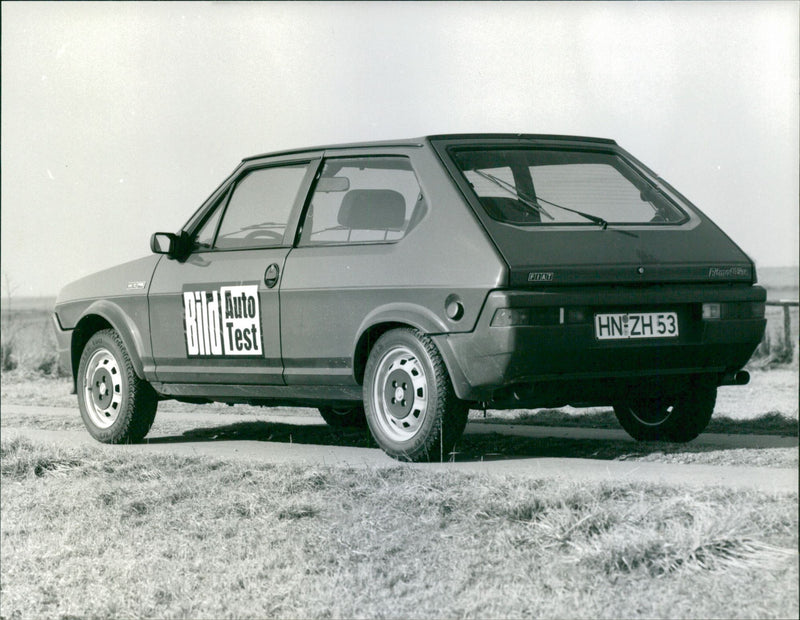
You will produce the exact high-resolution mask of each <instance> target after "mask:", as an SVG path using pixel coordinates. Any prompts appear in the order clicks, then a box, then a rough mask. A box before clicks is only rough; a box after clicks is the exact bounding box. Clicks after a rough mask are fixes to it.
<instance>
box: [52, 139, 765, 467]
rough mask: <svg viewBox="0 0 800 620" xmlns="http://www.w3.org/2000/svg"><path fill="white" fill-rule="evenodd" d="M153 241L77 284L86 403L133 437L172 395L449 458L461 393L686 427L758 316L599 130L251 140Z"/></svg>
mask: <svg viewBox="0 0 800 620" xmlns="http://www.w3.org/2000/svg"><path fill="white" fill-rule="evenodd" d="M150 241H151V250H152V253H151V254H150V255H148V256H145V257H144V258H141V259H138V260H134V261H132V262H128V263H125V264H123V265H119V266H117V267H113V268H111V269H107V270H105V271H102V272H100V273H97V274H94V275H91V276H88V277H85V278H83V279H80V280H78V281H76V282H74V283H72V284H69V285H67V286H66V287H65V288H64V289H63V290H62V291H61V292H60V294H59V296H58V299H57V302H56V305H55V313H54V325H55V330H56V334H57V339H58V343H59V355H60V360H61V363H62V365H63V366H64V367H65V368H69V369H71V372H72V377H73V381H74V387H75V392H76V393H77V400H78V405H79V408H80V412H81V416H82V418H83V421H84V423H85V425H86V427H87V429H88V431H89V433H90V434H91V435H92V436H93V437H94V438H95V439H97V440H99V441H101V442H105V443H127V442H137V441H141V440H142V439H143V438H144V437H145V436H146V435H147V433H148V431H149V429H150V427H151V425H152V423H153V420H154V417H155V413H156V408H157V405H158V402H159V401H161V400H164V399H175V400H178V401H184V402H189V403H198V404H199V403H208V402H225V403H249V404H252V405H262V406H286V405H292V406H307V407H316V408H318V409H319V411H320V413H321V415H322V417H323V418H324V419H325V420H326V421H327V422H328V423H329V424H331V425H333V426H359V425H361V426H367V427H368V428H369V432H371V434H372V436H373V438H374V440H375V442H376V443H377V444H378V446H380V447H381V448H382V449H383V450H384V451H385V452H386V453H387V454H389V455H391V456H392V457H394V458H396V459H399V460H405V461H427V460H441V459H443V458H444V459H446V458H448V455H449V454H451V452H452V450H453V449H454V446H455V445H456V443H457V441H458V440H459V438H460V437H461V435H462V433H463V431H464V428H465V425H466V423H467V416H468V412H469V410H470V409H486V408H493V409H509V408H513V409H525V408H541V407H561V406H566V405H572V406H576V407H584V406H609V407H613V409H614V411H615V413H616V416H617V418H618V420H619V423H620V424H621V426H622V427H623V428H624V429H625V430H626V431H627V432H628V433H629V434H630V435H631V436H633V437H634V438H635V439H638V440H664V441H674V442H686V441H689V440H691V439H693V438H695V437H696V436H697V435H698V434H699V433H701V432H702V431H703V430H704V429H705V427H706V426H707V424H708V422H709V419H710V417H711V414H712V412H713V409H714V403H715V398H716V393H717V388H718V387H719V386H722V385H741V384H745V383H747V382H748V380H749V375H748V373H747V371H745V370H743V367H744V366H745V364H746V363H747V361H748V359H749V357H750V355H751V354H752V352H753V351H754V349H755V347H756V346H757V345H758V343H759V342H760V340H761V338H762V335H763V333H764V328H765V324H766V322H765V318H764V305H765V303H764V302H765V300H766V292H765V290H764V289H763V288H762V287H760V286H758V285H757V284H756V271H755V266H754V264H753V262H752V260H751V259H750V258H748V256H747V255H746V254H745V253H744V252H743V251H742V250H741V249H740V248H739V247H737V245H736V244H735V243H734V242H733V241H731V239H729V238H728V237H727V236H726V235H725V234H724V233H723V232H722V231H721V230H720V229H719V228H718V227H717V226H716V225H715V224H714V223H713V222H712V221H711V220H710V219H709V218H708V217H707V216H706V215H704V214H703V213H702V212H701V211H700V210H699V209H698V208H697V207H696V206H694V205H693V204H692V203H691V202H690V201H689V200H688V199H687V198H686V197H684V196H683V195H681V194H680V193H679V192H678V190H676V189H674V188H673V187H672V186H671V185H669V184H668V183H667V182H666V181H664V180H663V179H661V178H660V177H659V176H658V175H656V174H655V173H654V172H653V171H651V170H650V169H649V168H647V167H646V166H645V165H644V164H642V163H641V162H639V161H638V160H637V159H636V158H634V157H633V156H632V155H630V154H629V153H628V152H626V151H625V150H624V149H622V148H621V147H620V146H619V145H618V144H617V143H616V142H615V141H613V140H608V139H601V138H589V137H570V136H550V135H533V134H453V135H436V136H428V137H424V138H419V139H411V140H400V141H391V142H371V143H355V144H344V145H334V146H324V147H316V148H309V149H298V150H290V151H283V152H278V153H272V154H267V155H259V156H255V157H248V158H246V159H244V160H243V161H242V162H241V163H240V164H239V165H238V166H237V167H236V168H235V170H234V171H233V173H232V174H231V175H230V176H228V178H227V179H225V180H224V181H223V182H222V184H221V185H220V186H219V187H218V188H217V189H216V190H215V191H214V192H213V193H212V194H211V196H210V197H209V198H208V199H207V200H206V201H205V202H204V203H203V204H202V205H201V206H200V208H199V209H198V210H197V211H196V212H195V213H194V214H193V215H192V216H191V218H189V220H188V221H187V222H186V224H185V225H184V226H183V228H181V230H180V231H178V232H176V233H172V232H157V233H155V234H153V235H152V237H151V240H150Z"/></svg>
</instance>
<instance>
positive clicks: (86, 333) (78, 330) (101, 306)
mask: <svg viewBox="0 0 800 620" xmlns="http://www.w3.org/2000/svg"><path fill="white" fill-rule="evenodd" d="M126 303H127V304H128V305H130V312H126V311H125V310H124V309H123V308H122V307H120V306H119V305H118V304H117V303H115V302H114V301H111V300H108V299H100V300H97V301H95V302H93V303H92V304H91V305H89V306H88V307H87V308H86V310H85V311H84V312H83V313H82V316H81V318H80V320H79V321H78V324H77V325H76V326H75V330H74V331H73V340H72V341H73V369H72V370H73V376H75V375H76V373H77V370H78V369H77V361H76V360H80V354H78V355H76V351H74V348H75V346H76V345H77V344H78V343H79V342H80V341H81V340H82V342H81V348H82V344H83V343H85V342H86V340H88V339H89V338H90V337H91V334H92V333H94V332H95V331H97V329H96V326H97V325H98V321H97V319H101V320H102V321H104V322H105V323H108V324H109V325H110V326H111V327H112V328H113V329H114V331H116V332H117V333H118V334H119V336H120V338H122V342H123V343H124V344H125V348H126V349H127V351H128V355H129V356H130V359H131V364H132V365H133V368H134V371H135V372H136V375H137V376H138V377H139V378H141V379H147V376H146V374H147V373H146V372H145V370H146V366H152V351H151V347H150V337H149V334H145V333H142V332H143V330H142V328H141V327H140V326H141V325H144V326H145V329H146V326H147V325H148V322H147V321H148V317H147V298H146V297H144V296H142V297H140V298H135V299H126ZM76 339H77V341H76ZM148 370H149V368H148Z"/></svg>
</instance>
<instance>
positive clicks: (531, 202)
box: [473, 170, 636, 237]
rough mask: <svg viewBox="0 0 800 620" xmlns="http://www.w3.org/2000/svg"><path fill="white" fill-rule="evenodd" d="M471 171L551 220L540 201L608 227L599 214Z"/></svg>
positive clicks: (477, 171) (623, 232)
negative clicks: (561, 203) (518, 189)
mask: <svg viewBox="0 0 800 620" xmlns="http://www.w3.org/2000/svg"><path fill="white" fill-rule="evenodd" d="M473 172H475V174H477V175H479V176H481V177H483V178H484V179H486V180H488V181H491V182H492V183H494V184H495V185H497V186H498V187H499V188H501V189H504V190H505V191H507V192H508V193H509V194H511V195H512V196H514V197H515V198H516V199H517V200H519V201H520V202H522V203H523V204H524V205H527V206H528V207H530V208H532V209H534V210H535V211H536V212H537V213H540V214H542V215H544V216H546V217H548V218H550V219H551V220H554V219H555V218H554V217H553V216H552V215H550V214H549V213H548V212H547V211H546V210H545V208H544V207H543V206H542V205H541V203H545V204H547V205H550V206H551V207H555V208H556V209H563V210H564V211H569V212H570V213H574V214H575V215H580V216H581V217H583V218H585V219H587V220H589V221H590V222H594V223H595V224H597V225H598V226H600V227H601V228H602V229H603V230H606V229H607V228H608V222H607V221H606V220H604V219H603V218H602V217H600V216H597V215H592V214H591V213H584V212H583V211H578V210H577V209H572V208H570V207H565V206H564V205H560V204H556V203H555V202H551V201H549V200H545V199H544V198H542V197H541V196H537V197H536V198H533V197H532V196H528V195H526V194H524V193H523V192H519V191H517V189H516V188H515V187H514V186H513V185H511V183H508V182H507V181H503V180H502V179H498V178H497V177H496V176H494V175H493V174H489V173H487V172H483V171H481V170H473ZM614 230H615V231H616V232H619V233H622V234H624V235H629V236H631V237H635V236H636V235H634V234H633V233H629V232H627V231H622V230H618V229H616V228H615V229H614Z"/></svg>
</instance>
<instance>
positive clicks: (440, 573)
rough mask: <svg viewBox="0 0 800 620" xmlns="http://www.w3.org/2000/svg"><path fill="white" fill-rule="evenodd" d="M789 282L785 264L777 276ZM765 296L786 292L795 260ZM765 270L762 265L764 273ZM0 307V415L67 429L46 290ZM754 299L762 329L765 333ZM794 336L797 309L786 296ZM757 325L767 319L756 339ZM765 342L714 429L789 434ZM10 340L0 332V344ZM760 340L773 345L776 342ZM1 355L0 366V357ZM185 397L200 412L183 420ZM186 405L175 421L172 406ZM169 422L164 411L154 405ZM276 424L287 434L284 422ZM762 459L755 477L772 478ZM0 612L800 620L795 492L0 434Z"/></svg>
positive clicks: (736, 454)
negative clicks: (207, 453)
mask: <svg viewBox="0 0 800 620" xmlns="http://www.w3.org/2000/svg"><path fill="white" fill-rule="evenodd" d="M787 273H789V272H787ZM787 273H783V274H779V275H780V277H776V278H775V282H776V286H775V287H774V288H771V289H770V298H771V299H778V298H786V297H789V296H791V295H792V292H793V297H792V298H793V299H797V288H796V284H795V286H794V288H792V287H791V286H784V285H785V283H786V282H789V283H790V284H791V282H793V281H794V280H793V278H795V277H796V270H794V271H793V272H791V273H789V276H792V277H788V276H787ZM762 279H764V274H763V273H762ZM12 301H15V302H16V303H15V304H12V307H11V308H10V309H9V308H8V307H7V306H6V307H4V309H3V314H2V320H3V355H2V357H3V362H4V366H3V372H2V403H3V404H5V405H8V404H9V403H17V404H24V405H43V406H50V407H53V406H60V407H69V408H70V409H72V410H75V413H74V415H67V414H68V413H70V412H65V411H63V410H62V412H60V413H59V412H58V411H56V410H54V409H52V410H49V411H48V410H41V411H38V412H37V413H36V415H20V414H13V413H9V414H6V413H5V412H3V413H2V414H0V424H2V427H3V429H4V430H5V429H8V428H15V429H18V428H26V427H27V428H30V427H36V428H46V429H78V428H80V427H81V421H80V417H79V416H78V415H77V411H76V409H77V407H76V401H75V396H74V395H70V394H69V391H70V390H69V388H70V382H69V380H68V379H66V378H64V377H63V376H62V377H59V373H58V369H57V368H56V366H55V364H54V359H55V358H54V337H53V336H52V333H51V332H50V325H49V320H50V319H49V312H50V308H49V307H48V304H52V300H44V301H42V300H22V299H20V300H12ZM780 312H781V311H780V309H778V313H777V320H775V319H774V317H773V314H774V313H772V309H770V330H773V331H774V333H780V332H781V330H782V315H781V314H780ZM792 320H793V332H792V333H793V335H794V336H793V343H794V345H795V349H796V341H797V310H796V309H793V315H792ZM771 333H772V332H771ZM778 339H779V336H775V339H773V340H771V342H770V343H769V345H768V346H765V347H762V351H761V355H760V357H759V358H757V359H754V360H753V362H751V365H750V368H751V371H752V374H753V381H752V382H751V384H750V385H748V386H744V387H730V388H721V389H720V393H719V397H718V400H717V408H716V410H715V415H714V418H712V422H711V425H710V427H709V431H710V432H716V433H743V434H751V433H762V434H763V433H766V434H772V435H782V436H784V437H797V420H798V407H797V390H798V387H797V381H798V378H797V377H798V365H797V364H798V362H797V359H798V356H797V352H796V351H795V352H794V355H793V357H792V358H791V359H790V360H787V359H786V356H785V354H784V355H783V356H781V355H780V346H779V341H778ZM9 343H10V344H9ZM776 343H778V344H776ZM6 363H7V364H8V365H6ZM197 410H200V411H208V412H213V413H216V414H217V415H215V416H211V415H209V416H206V418H204V419H202V420H201V421H199V422H198V419H199V418H198V417H196V415H195V414H194V413H193V412H195V411H197ZM159 412H160V413H159V416H157V418H156V425H155V427H154V430H156V429H160V430H162V431H166V432H169V433H172V434H176V435H180V436H187V437H195V438H199V439H201V440H202V439H206V440H210V439H213V438H220V437H222V438H231V437H233V438H245V439H246V438H264V439H266V438H268V439H269V441H273V442H274V441H279V442H286V443H291V442H292V441H301V442H310V443H319V444H325V443H326V442H335V443H337V444H338V445H345V446H347V445H353V446H361V445H369V441H370V440H369V438H368V436H366V435H364V434H363V433H362V434H347V433H342V432H339V433H338V434H336V433H334V432H332V431H331V430H330V429H327V427H324V426H303V427H300V428H301V429H303V430H302V432H303V433H305V437H298V431H299V429H298V428H297V427H291V426H290V425H288V424H281V423H280V417H281V416H287V417H292V416H301V415H308V413H309V412H310V410H296V409H279V410H276V411H275V412H274V413H273V414H272V415H273V416H276V417H277V421H276V420H275V419H270V420H265V419H263V413H262V412H261V410H260V409H259V408H254V407H244V406H237V407H234V408H229V407H225V406H223V405H208V406H204V407H197V406H193V405H186V404H180V403H173V402H165V403H162V404H161V405H160V406H159ZM190 412H192V413H191V415H190ZM170 414H173V415H170ZM471 416H472V419H473V420H480V421H485V422H489V423H493V424H498V425H508V424H515V425H520V426H522V425H538V426H542V425H557V426H572V427H580V428H583V429H586V428H618V426H617V424H616V421H615V420H614V417H613V414H612V413H611V412H610V410H608V409H597V410H574V409H571V408H564V409H561V410H553V411H549V410H539V411H535V412H534V411H512V412H492V411H490V412H488V415H487V418H485V419H484V418H483V414H482V413H481V412H473V413H472V414H471ZM292 433H294V435H293V434H292ZM460 449H461V450H463V454H462V455H461V456H462V457H466V458H483V456H484V455H487V456H492V457H493V458H527V459H537V458H546V457H551V456H559V457H562V458H583V459H595V460H596V462H597V466H598V467H603V463H604V461H607V460H618V459H623V460H642V461H651V462H652V461H656V462H662V463H674V464H676V465H675V467H680V466H681V465H680V464H686V463H706V464H712V465H724V466H729V465H751V466H757V467H762V468H764V467H778V468H784V469H783V470H784V471H785V470H786V468H789V469H790V470H791V469H795V470H796V468H797V466H798V452H797V447H796V444H795V447H793V448H757V449H738V450H730V449H729V450H724V449H718V448H706V447H702V446H700V447H697V446H693V444H689V445H688V446H680V447H674V446H670V445H666V444H641V443H637V442H629V441H626V442H621V441H619V442H618V441H610V440H600V441H598V440H584V439H575V438H570V439H560V440H555V439H548V440H547V441H542V440H534V439H525V438H521V437H509V436H505V437H501V436H500V435H495V434H490V435H486V436H484V435H471V436H469V437H468V438H465V440H464V441H463V442H462V444H461V445H460ZM768 471H773V470H768ZM0 477H1V480H0V481H1V482H2V485H1V486H0V513H1V514H2V521H1V522H0V530H1V533H0V535H1V536H2V539H1V540H2V559H3V561H2V565H1V566H0V582H1V583H2V587H1V588H0V618H2V619H6V618H8V619H11V618H32V617H60V618H76V617H121V616H126V617H127V616H135V617H150V618H173V617H175V618H225V617H246V618H264V617H284V618H298V617H304V618H306V617H307V618H344V617H384V618H441V617H447V618H449V617H466V618H521V617H532V616H533V617H580V618H619V617H626V618H649V617H662V618H672V617H685V618H706V617H725V618H770V617H775V618H783V617H798V614H800V602H799V601H798V580H799V579H800V571H799V568H798V526H799V524H798V495H797V493H796V492H790V493H766V492H763V491H757V490H738V489H730V488H723V487H699V486H697V485H693V486H691V487H690V486H680V485H670V484H666V483H643V482H632V481H624V480H620V481H618V482H613V483H611V482H581V481H574V480H573V481H571V480H570V479H569V478H559V479H542V480H534V479H529V478H526V477H524V476H512V475H488V474H487V475H484V474H469V473H465V472H459V471H438V472H437V471H432V470H430V469H426V468H424V467H422V468H412V467H405V466H402V465H397V466H390V467H381V468H369V467H368V468H359V469H351V468H349V467H340V466H326V467H323V466H317V465H305V466H295V465H269V464H262V463H252V462H248V461H246V460H242V459H238V460H221V459H217V458H211V457H201V456H193V457H183V456H166V455H153V454H141V453H132V452H122V451H120V450H115V449H114V448H111V447H107V446H101V445H100V444H97V445H93V444H90V445H88V446H69V447H64V446H59V445H56V444H52V443H47V442H44V441H38V442H37V441H32V440H29V439H25V438H24V437H22V438H7V437H6V433H3V439H2V446H1V447H0Z"/></svg>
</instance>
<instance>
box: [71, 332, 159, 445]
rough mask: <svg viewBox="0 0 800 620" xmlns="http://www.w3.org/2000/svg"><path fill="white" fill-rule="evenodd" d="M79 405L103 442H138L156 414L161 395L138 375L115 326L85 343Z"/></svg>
mask: <svg viewBox="0 0 800 620" xmlns="http://www.w3.org/2000/svg"><path fill="white" fill-rule="evenodd" d="M77 390H78V405H79V406H80V410H81V417H82V418H83V423H84V424H85V425H86V428H87V429H88V431H89V434H90V435H91V436H92V437H94V438H95V439H96V440H97V441H100V442H102V443H111V444H120V443H138V442H140V441H141V440H142V439H144V437H145V435H147V433H148V431H149V430H150V427H151V426H152V425H153V420H154V419H155V417H156V408H157V407H158V397H157V395H156V393H155V391H154V390H153V388H152V387H151V386H150V384H149V383H147V381H144V380H143V379H140V378H139V377H137V376H136V372H135V371H134V369H133V364H131V359H130V356H129V355H128V351H127V349H126V348H125V344H124V343H123V342H122V339H121V338H120V337H119V334H117V332H115V331H114V330H113V329H104V330H102V331H99V332H97V333H96V334H94V335H93V336H92V337H91V338H89V341H88V342H87V343H86V347H85V348H84V349H83V353H82V354H81V361H80V364H79V366H78V380H77Z"/></svg>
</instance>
